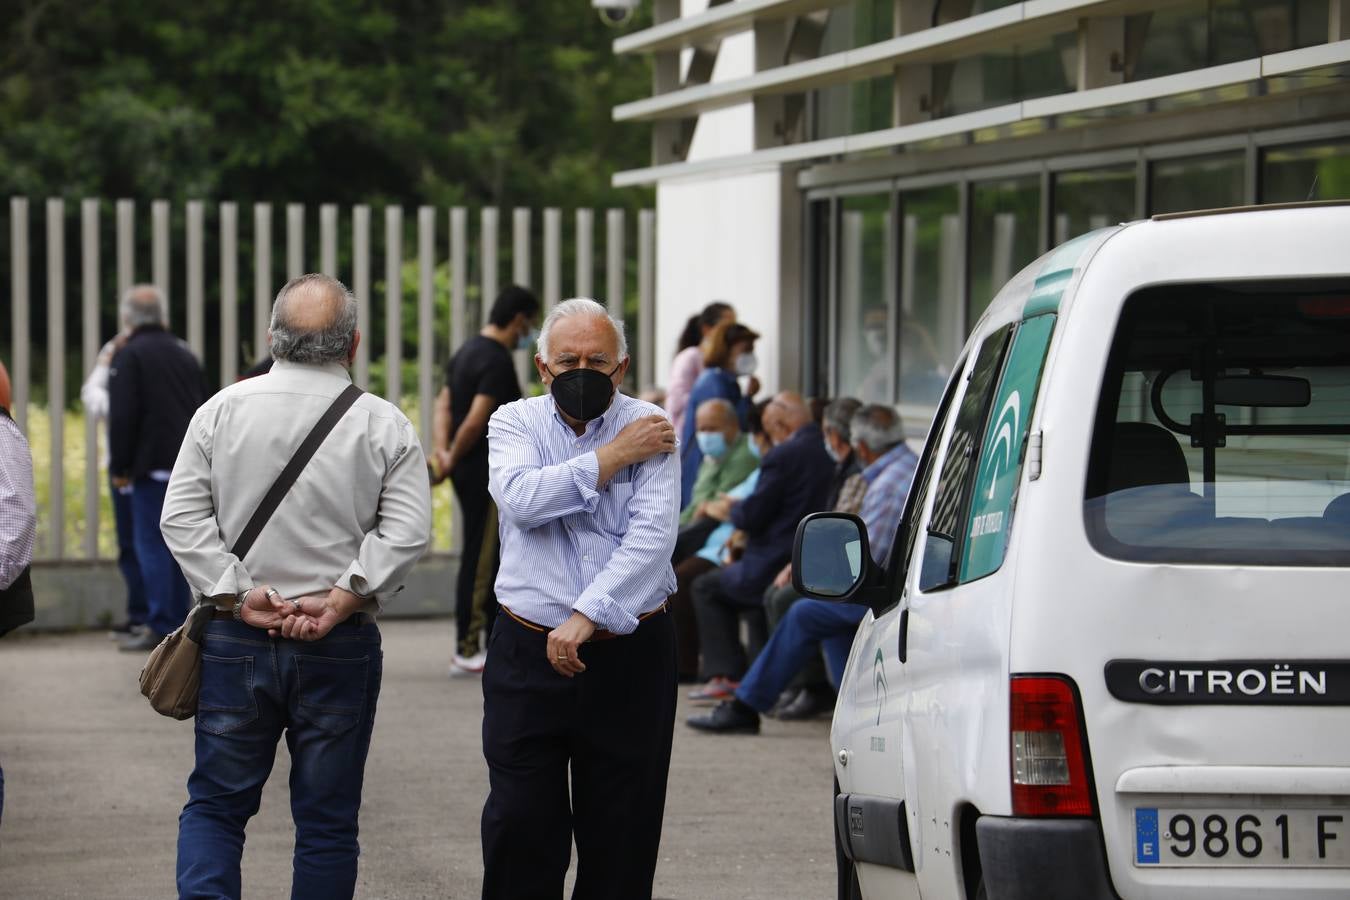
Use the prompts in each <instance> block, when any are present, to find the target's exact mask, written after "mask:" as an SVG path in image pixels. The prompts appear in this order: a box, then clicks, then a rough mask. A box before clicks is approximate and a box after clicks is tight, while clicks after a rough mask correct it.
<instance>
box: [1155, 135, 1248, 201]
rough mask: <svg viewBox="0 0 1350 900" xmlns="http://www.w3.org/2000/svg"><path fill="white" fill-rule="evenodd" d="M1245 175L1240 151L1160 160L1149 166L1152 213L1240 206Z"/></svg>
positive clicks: (1244, 165) (1244, 166) (1244, 163)
mask: <svg viewBox="0 0 1350 900" xmlns="http://www.w3.org/2000/svg"><path fill="white" fill-rule="evenodd" d="M1245 172H1246V161H1245V159H1244V156H1243V153H1242V152H1241V151H1236V152H1233V153H1216V154H1213V155H1211V156H1190V157H1184V158H1181V159H1166V160H1159V161H1157V162H1155V163H1153V164H1152V165H1151V166H1149V192H1148V196H1149V204H1148V205H1149V213H1150V214H1153V215H1157V214H1160V213H1172V212H1185V211H1186V210H1188V209H1220V208H1222V207H1225V206H1241V205H1242V203H1243V193H1244V191H1243V185H1244V179H1245Z"/></svg>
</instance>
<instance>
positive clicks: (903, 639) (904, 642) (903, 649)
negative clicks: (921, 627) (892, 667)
mask: <svg viewBox="0 0 1350 900" xmlns="http://www.w3.org/2000/svg"><path fill="white" fill-rule="evenodd" d="M898 649H899V651H900V661H901V662H907V661H908V660H909V610H908V609H902V610H900V646H899V648H898Z"/></svg>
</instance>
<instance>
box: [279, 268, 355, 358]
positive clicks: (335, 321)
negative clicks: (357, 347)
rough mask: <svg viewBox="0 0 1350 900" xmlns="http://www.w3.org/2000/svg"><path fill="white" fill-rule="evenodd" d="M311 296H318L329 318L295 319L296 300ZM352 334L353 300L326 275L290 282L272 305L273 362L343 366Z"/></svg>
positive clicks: (353, 324)
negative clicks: (323, 303)
mask: <svg viewBox="0 0 1350 900" xmlns="http://www.w3.org/2000/svg"><path fill="white" fill-rule="evenodd" d="M311 293H318V294H320V295H321V296H322V297H323V298H324V299H325V300H326V301H327V307H328V308H327V310H326V312H328V313H329V315H312V316H310V317H308V319H306V317H303V316H297V315H296V310H295V309H294V306H295V303H296V300H297V299H298V298H299V297H302V296H304V295H306V294H311ZM316 323H317V327H315V326H316ZM355 334H356V297H354V296H353V295H352V292H351V291H349V290H347V286H346V285H345V284H343V283H342V282H340V281H338V280H337V279H336V278H332V277H330V276H328V275H318V274H309V275H301V276H300V277H299V278H292V279H291V280H290V281H288V282H286V286H285V287H283V288H282V289H281V290H280V292H278V293H277V299H276V302H275V303H273V304H272V358H273V359H281V360H285V361H287V362H293V363H308V364H310V365H316V364H322V363H333V362H335V363H341V364H343V365H346V364H347V359H348V357H350V356H351V352H352V339H353V337H354V336H355Z"/></svg>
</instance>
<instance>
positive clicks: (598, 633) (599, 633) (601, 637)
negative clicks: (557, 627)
mask: <svg viewBox="0 0 1350 900" xmlns="http://www.w3.org/2000/svg"><path fill="white" fill-rule="evenodd" d="M666 607H667V604H666V603H665V602H662V604H661V605H660V606H658V607H657V608H656V609H653V610H652V611H651V612H645V613H643V614H642V615H640V616H638V617H637V620H638V623H639V624H641V623H643V622H645V621H647V620H648V619H650V618H651V617H652V616H657V615H660V614H661V613H663V612H665V611H666ZM500 609H501V611H502V612H504V613H506V614H507V615H508V616H510V617H511V618H512V619H514V620H516V622H518V623H520V624H521V625H524V626H525V627H526V628H528V629H530V630H531V631H538V632H542V633H543V634H548V633H549V632H550V631H552V630H553V629H552V628H545V627H544V626H543V625H538V624H536V623H534V622H531V621H530V620H529V619H526V618H523V617H521V616H518V615H516V614H515V613H513V612H511V610H509V609H507V608H506V607H505V606H502V607H500ZM621 637H628V635H626V634H615V633H614V632H613V631H610V630H608V629H606V628H597V629H595V633H594V634H592V635H591V636H590V637H589V638H587V639H586V643H588V644H589V643H591V642H593V641H612V640H614V639H615V638H621Z"/></svg>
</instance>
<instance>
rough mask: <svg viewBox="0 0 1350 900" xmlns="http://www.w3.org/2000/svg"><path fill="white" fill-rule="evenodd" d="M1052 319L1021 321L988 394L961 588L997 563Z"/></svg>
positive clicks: (1008, 523)
mask: <svg viewBox="0 0 1350 900" xmlns="http://www.w3.org/2000/svg"><path fill="white" fill-rule="evenodd" d="M1056 318H1057V317H1056V316H1053V315H1043V316H1035V317H1033V318H1030V319H1027V320H1026V321H1025V322H1023V323H1022V324H1021V325H1019V326H1018V327H1017V333H1016V334H1014V335H1013V343H1012V348H1011V349H1010V350H1009V351H1008V361H1007V363H1006V365H1005V366H1004V369H1003V380H1002V381H1001V382H1000V383H999V386H998V393H997V394H995V396H994V405H993V407H992V409H991V414H992V419H991V421H990V423H989V427H988V428H986V429H985V433H984V447H983V448H982V449H981V451H980V456H979V467H980V468H979V475H978V477H977V478H976V479H975V493H974V496H972V497H971V498H970V526H969V527H970V531H969V533H968V534H967V536H966V541H965V543H964V547H963V549H962V552H961V569H960V580H961V583H962V584H964V583H965V582H967V581H970V580H972V579H975V578H983V577H984V576H985V575H988V574H990V573H992V572H995V571H997V570H998V567H999V566H1001V565H1003V556H1004V554H1005V553H1006V552H1007V550H1008V534H1009V532H1010V531H1011V529H1012V519H1013V509H1014V506H1015V503H1016V499H1017V485H1018V482H1019V481H1020V480H1021V472H1022V462H1023V446H1024V445H1025V444H1026V440H1027V433H1028V431H1029V430H1030V427H1031V414H1032V412H1033V411H1034V410H1035V407H1036V390H1037V387H1038V386H1039V385H1040V382H1041V368H1042V367H1043V366H1044V365H1045V354H1046V351H1047V350H1048V349H1049V348H1050V338H1051V336H1053V334H1054V331H1055V320H1056Z"/></svg>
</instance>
